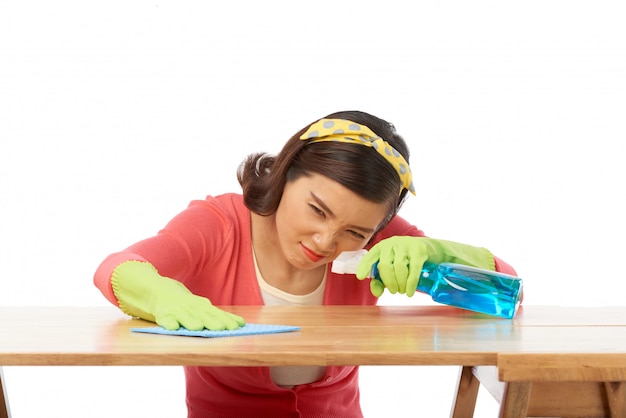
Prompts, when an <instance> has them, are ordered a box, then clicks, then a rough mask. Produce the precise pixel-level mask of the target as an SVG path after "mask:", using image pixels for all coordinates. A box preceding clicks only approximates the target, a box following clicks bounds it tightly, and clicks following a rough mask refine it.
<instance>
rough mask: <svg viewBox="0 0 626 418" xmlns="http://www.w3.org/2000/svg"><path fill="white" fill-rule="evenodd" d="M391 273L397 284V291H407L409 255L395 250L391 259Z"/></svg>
mask: <svg viewBox="0 0 626 418" xmlns="http://www.w3.org/2000/svg"><path fill="white" fill-rule="evenodd" d="M393 274H394V278H395V281H396V283H397V285H398V292H399V293H407V290H408V289H407V279H408V277H409V257H408V255H407V254H406V252H404V251H395V253H394V260H393Z"/></svg>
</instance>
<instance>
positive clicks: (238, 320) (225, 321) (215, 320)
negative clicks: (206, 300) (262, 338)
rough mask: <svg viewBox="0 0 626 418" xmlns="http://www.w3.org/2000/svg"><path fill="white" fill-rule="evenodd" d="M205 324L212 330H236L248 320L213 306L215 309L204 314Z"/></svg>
mask: <svg viewBox="0 0 626 418" xmlns="http://www.w3.org/2000/svg"><path fill="white" fill-rule="evenodd" d="M203 318H204V326H205V328H207V329H211V330H223V329H228V330H234V329H237V328H239V327H241V326H243V325H245V324H246V321H245V320H244V319H243V318H242V317H240V316H238V315H235V314H232V313H230V312H226V311H224V310H221V309H219V308H216V307H215V306H213V309H212V310H211V311H210V312H209V313H207V314H206V315H204V316H203Z"/></svg>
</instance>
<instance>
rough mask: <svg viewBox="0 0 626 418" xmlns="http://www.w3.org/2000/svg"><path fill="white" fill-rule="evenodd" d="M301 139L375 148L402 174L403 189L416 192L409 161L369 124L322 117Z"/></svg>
mask: <svg viewBox="0 0 626 418" xmlns="http://www.w3.org/2000/svg"><path fill="white" fill-rule="evenodd" d="M300 139H301V140H304V141H306V140H309V141H311V142H326V141H330V142H332V141H336V142H347V143H351V144H361V145H365V146H367V147H371V148H374V149H375V150H376V152H378V153H379V154H380V155H382V156H383V158H384V159H385V160H387V162H389V164H391V165H392V166H393V168H395V170H396V172H397V173H398V175H399V176H400V181H401V182H402V189H407V190H408V191H410V192H411V193H413V194H415V186H414V185H413V176H412V175H411V169H410V168H409V163H407V162H406V160H405V159H404V157H403V156H402V155H401V154H400V153H399V152H398V151H396V150H395V149H394V148H393V147H392V146H391V145H389V143H388V142H387V141H385V140H383V139H382V138H380V137H378V136H376V134H375V133H374V132H372V131H371V130H370V129H369V128H368V127H367V126H363V125H359V124H358V123H355V122H352V121H349V120H344V119H320V120H319V121H317V122H315V123H314V124H312V125H311V126H310V127H309V129H308V130H307V131H306V132H305V133H304V134H303V135H302V136H301V137H300ZM402 189H401V190H400V191H402Z"/></svg>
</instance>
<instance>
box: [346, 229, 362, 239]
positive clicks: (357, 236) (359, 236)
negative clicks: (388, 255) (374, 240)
mask: <svg viewBox="0 0 626 418" xmlns="http://www.w3.org/2000/svg"><path fill="white" fill-rule="evenodd" d="M348 232H349V233H350V234H352V235H353V236H354V237H356V238H358V239H365V236H364V235H363V234H360V233H358V232H356V231H353V230H349V231H348Z"/></svg>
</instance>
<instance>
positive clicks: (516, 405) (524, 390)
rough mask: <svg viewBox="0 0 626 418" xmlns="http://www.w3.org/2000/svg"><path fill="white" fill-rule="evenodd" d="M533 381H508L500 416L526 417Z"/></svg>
mask: <svg viewBox="0 0 626 418" xmlns="http://www.w3.org/2000/svg"><path fill="white" fill-rule="evenodd" d="M531 389H532V383H531V382H508V383H507V384H506V386H505V388H504V397H503V398H502V403H501V404H500V418H526V414H527V413H528V403H529V401H530V391H531Z"/></svg>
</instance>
